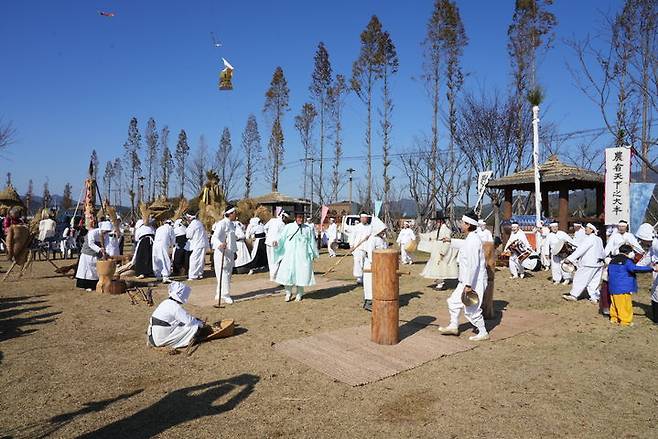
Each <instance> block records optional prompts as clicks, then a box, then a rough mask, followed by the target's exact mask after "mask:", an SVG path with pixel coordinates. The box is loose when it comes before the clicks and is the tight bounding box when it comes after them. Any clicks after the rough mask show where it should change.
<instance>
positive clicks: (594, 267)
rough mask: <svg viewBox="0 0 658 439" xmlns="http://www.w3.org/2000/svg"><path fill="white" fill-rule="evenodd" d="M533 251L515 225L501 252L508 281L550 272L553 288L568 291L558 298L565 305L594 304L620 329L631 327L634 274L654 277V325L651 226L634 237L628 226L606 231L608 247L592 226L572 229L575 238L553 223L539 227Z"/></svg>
mask: <svg viewBox="0 0 658 439" xmlns="http://www.w3.org/2000/svg"><path fill="white" fill-rule="evenodd" d="M534 232H535V238H536V242H537V245H536V249H533V248H532V246H531V245H530V243H529V241H528V239H527V235H526V233H525V232H524V231H522V230H521V229H520V228H519V225H518V224H517V223H515V222H513V223H512V224H511V234H510V237H509V239H508V241H507V243H506V245H505V247H504V252H505V253H507V254H509V270H510V277H511V278H512V279H523V278H524V277H525V272H526V271H527V270H528V269H530V270H538V269H543V270H546V271H550V273H551V279H552V281H553V283H554V284H556V285H559V284H563V285H570V290H569V292H567V293H565V294H563V295H562V298H564V299H565V300H568V301H573V302H575V301H578V300H581V299H585V298H586V299H587V300H589V301H590V302H592V303H595V304H598V305H599V309H600V312H601V313H602V314H604V315H607V316H609V317H610V321H611V322H612V323H616V324H619V325H621V326H630V325H632V324H633V302H632V296H631V295H632V294H634V293H637V290H638V284H637V279H636V274H637V273H642V272H653V273H654V275H653V283H652V286H651V307H652V317H653V319H654V321H656V322H658V275H657V274H656V272H657V271H658V238H657V237H656V233H655V230H654V227H653V226H652V225H651V224H648V223H644V224H641V225H640V227H639V228H638V230H637V234H636V235H634V234H632V233H631V232H630V231H629V230H628V222H627V221H624V220H622V221H619V223H618V224H616V225H614V226H608V227H607V228H606V230H605V237H606V242H605V244H604V241H603V239H602V238H601V237H600V236H599V235H600V233H599V230H598V228H597V227H596V226H595V225H594V224H591V223H588V224H586V225H584V226H583V224H581V223H578V222H576V223H574V227H573V234H572V235H569V234H567V233H566V232H564V231H562V230H559V224H558V223H557V222H550V223H549V224H548V225H544V224H543V223H542V224H541V226H540V227H538V228H536V229H535V230H534Z"/></svg>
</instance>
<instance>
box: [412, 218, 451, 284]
mask: <svg viewBox="0 0 658 439" xmlns="http://www.w3.org/2000/svg"><path fill="white" fill-rule="evenodd" d="M433 219H434V221H436V226H437V231H436V240H432V242H431V244H432V246H431V252H430V258H429V260H428V261H427V264H425V268H423V271H422V272H421V273H420V275H421V276H423V277H424V278H427V279H435V280H436V287H435V288H436V289H437V290H446V289H447V287H446V284H445V281H446V280H450V279H457V276H458V275H459V267H458V266H457V257H458V254H459V251H458V250H457V249H455V248H453V247H452V246H451V245H450V242H451V238H452V231H451V230H450V227H448V225H447V224H446V222H445V220H446V216H445V215H444V214H443V211H441V210H438V211H436V213H435V215H434V218H433Z"/></svg>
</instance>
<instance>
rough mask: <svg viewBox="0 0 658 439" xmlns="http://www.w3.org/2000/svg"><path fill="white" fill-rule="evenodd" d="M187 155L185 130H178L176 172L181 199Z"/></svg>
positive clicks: (188, 148) (183, 190)
mask: <svg viewBox="0 0 658 439" xmlns="http://www.w3.org/2000/svg"><path fill="white" fill-rule="evenodd" d="M189 155H190V146H189V145H188V144H187V133H186V132H185V130H180V133H178V143H177V144H176V172H177V173H178V183H179V184H180V197H181V198H183V197H184V196H185V163H186V162H187V157H188V156H189Z"/></svg>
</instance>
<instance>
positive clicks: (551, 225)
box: [549, 222, 560, 227]
mask: <svg viewBox="0 0 658 439" xmlns="http://www.w3.org/2000/svg"><path fill="white" fill-rule="evenodd" d="M549 226H550V227H559V226H560V223H555V222H553V223H550V224H549Z"/></svg>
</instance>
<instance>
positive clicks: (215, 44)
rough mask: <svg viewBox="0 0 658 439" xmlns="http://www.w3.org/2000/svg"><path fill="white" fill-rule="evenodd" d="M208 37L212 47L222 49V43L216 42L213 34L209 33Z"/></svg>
mask: <svg viewBox="0 0 658 439" xmlns="http://www.w3.org/2000/svg"><path fill="white" fill-rule="evenodd" d="M210 37H211V38H212V45H213V47H222V43H220V42H219V41H217V39H216V38H215V34H214V33H212V32H210Z"/></svg>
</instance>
